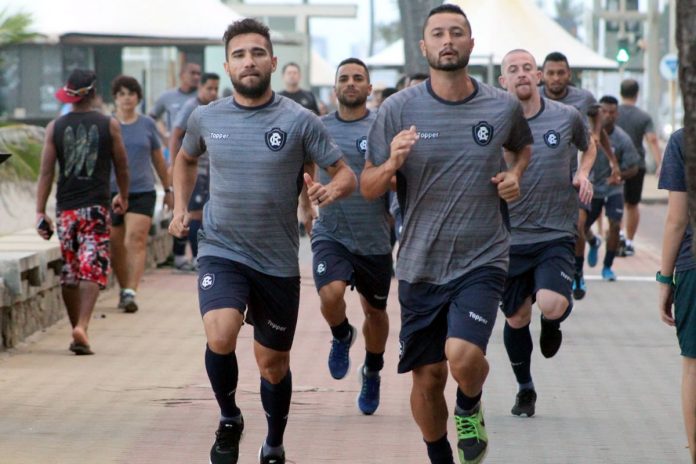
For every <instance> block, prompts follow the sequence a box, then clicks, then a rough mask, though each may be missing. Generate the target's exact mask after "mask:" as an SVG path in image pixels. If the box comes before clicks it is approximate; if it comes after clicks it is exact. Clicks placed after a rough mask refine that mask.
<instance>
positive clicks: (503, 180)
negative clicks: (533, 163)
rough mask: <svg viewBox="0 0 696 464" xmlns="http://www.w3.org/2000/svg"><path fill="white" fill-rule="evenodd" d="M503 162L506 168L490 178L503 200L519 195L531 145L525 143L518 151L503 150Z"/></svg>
mask: <svg viewBox="0 0 696 464" xmlns="http://www.w3.org/2000/svg"><path fill="white" fill-rule="evenodd" d="M504 157H505V162H506V164H507V165H508V169H507V170H505V171H502V172H499V173H498V174H496V175H495V177H492V178H491V182H493V183H494V184H495V185H497V186H498V196H500V198H502V199H503V200H505V201H512V200H514V199H516V198H517V197H519V196H520V179H521V178H522V174H524V171H525V170H526V169H527V166H529V160H531V159H532V146H531V145H525V146H524V147H522V148H521V149H520V150H519V151H510V150H505V152H504Z"/></svg>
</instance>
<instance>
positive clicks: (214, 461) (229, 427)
mask: <svg viewBox="0 0 696 464" xmlns="http://www.w3.org/2000/svg"><path fill="white" fill-rule="evenodd" d="M243 430H244V419H242V420H241V422H239V423H237V422H234V421H233V422H220V426H219V427H218V429H217V432H215V443H213V447H212V448H211V449H210V464H237V461H238V460H239V441H240V440H241V438H242V431H243Z"/></svg>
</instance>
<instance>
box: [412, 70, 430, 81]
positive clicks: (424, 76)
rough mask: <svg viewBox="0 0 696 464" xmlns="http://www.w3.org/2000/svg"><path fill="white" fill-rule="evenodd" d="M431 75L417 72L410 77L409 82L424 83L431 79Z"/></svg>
mask: <svg viewBox="0 0 696 464" xmlns="http://www.w3.org/2000/svg"><path fill="white" fill-rule="evenodd" d="M429 77H430V75H429V74H427V73H422V72H417V73H413V74H411V75H409V76H408V80H409V81H424V80H426V79H427V78H429Z"/></svg>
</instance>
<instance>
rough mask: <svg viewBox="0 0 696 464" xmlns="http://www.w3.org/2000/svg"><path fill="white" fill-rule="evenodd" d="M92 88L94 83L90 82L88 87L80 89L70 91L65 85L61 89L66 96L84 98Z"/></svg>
mask: <svg viewBox="0 0 696 464" xmlns="http://www.w3.org/2000/svg"><path fill="white" fill-rule="evenodd" d="M93 88H94V82H92V83H91V84H90V85H89V86H88V87H82V88H80V89H70V88H68V86H67V85H66V86H65V87H63V90H64V91H65V93H67V94H68V95H70V96H71V97H84V96H85V95H87V94H88V93H89V92H90V90H92V89H93Z"/></svg>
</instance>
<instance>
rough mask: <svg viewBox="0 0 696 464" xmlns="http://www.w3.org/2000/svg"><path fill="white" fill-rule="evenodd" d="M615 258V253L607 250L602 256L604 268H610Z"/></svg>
mask: <svg viewBox="0 0 696 464" xmlns="http://www.w3.org/2000/svg"><path fill="white" fill-rule="evenodd" d="M615 256H616V252H615V251H609V250H607V254H606V255H604V267H608V268H611V266H612V265H613V264H614V257H615Z"/></svg>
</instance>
